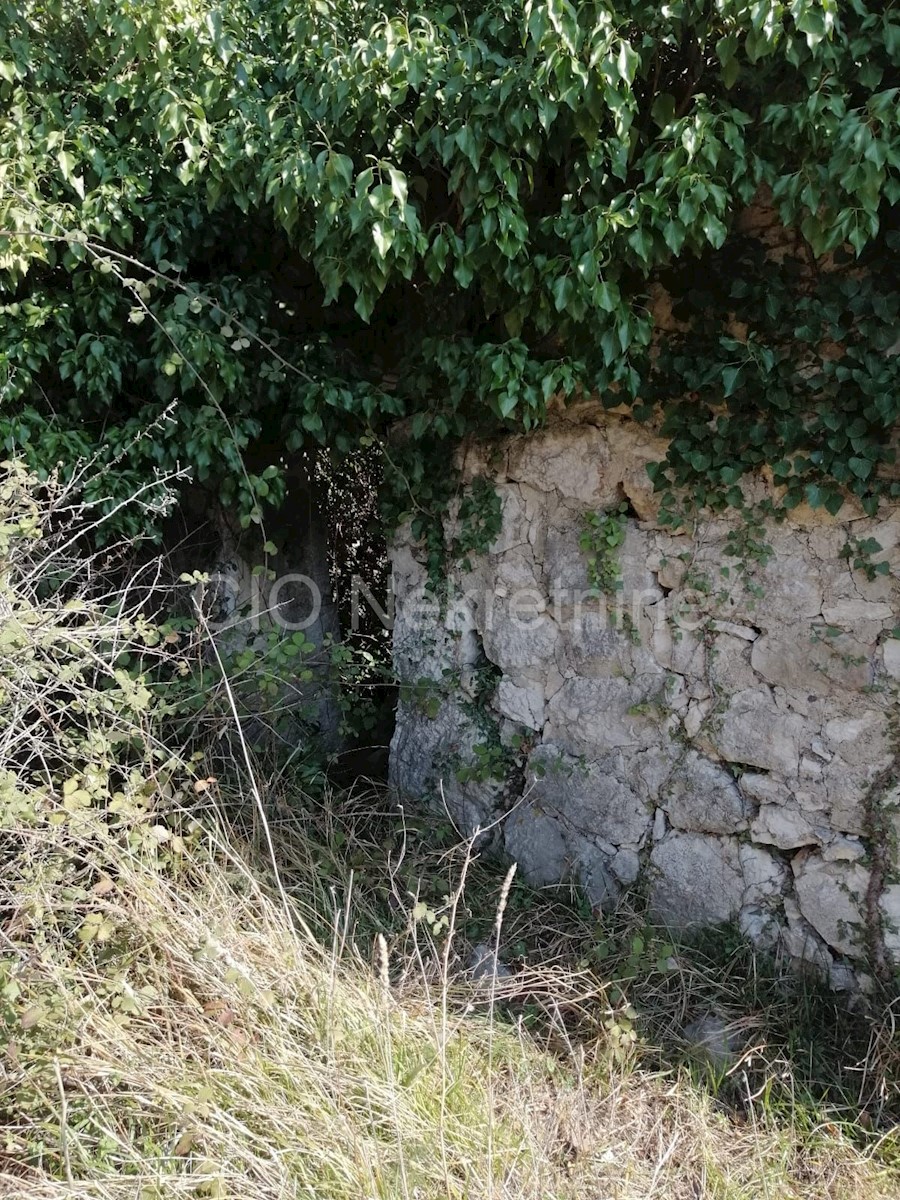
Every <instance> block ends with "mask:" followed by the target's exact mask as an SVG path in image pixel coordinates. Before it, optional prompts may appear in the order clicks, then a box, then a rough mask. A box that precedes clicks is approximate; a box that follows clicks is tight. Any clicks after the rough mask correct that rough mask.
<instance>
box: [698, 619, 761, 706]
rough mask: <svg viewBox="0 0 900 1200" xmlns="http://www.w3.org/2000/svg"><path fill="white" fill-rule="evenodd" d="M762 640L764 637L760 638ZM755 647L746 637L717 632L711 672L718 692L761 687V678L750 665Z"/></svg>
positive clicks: (711, 658)
mask: <svg viewBox="0 0 900 1200" xmlns="http://www.w3.org/2000/svg"><path fill="white" fill-rule="evenodd" d="M760 640H762V639H760ZM754 649H755V645H751V644H750V643H749V642H747V640H746V639H745V638H742V637H732V636H731V635H730V634H727V633H720V634H717V636H716V638H715V639H714V641H713V647H712V652H711V653H710V665H709V674H710V678H711V679H712V682H713V686H714V687H715V688H716V691H718V692H725V693H726V694H727V693H731V692H740V691H747V690H750V689H752V688H755V687H759V678H758V677H757V675H756V673H755V672H754V670H753V668H752V667H751V665H750V655H751V653H752V651H753V650H754Z"/></svg>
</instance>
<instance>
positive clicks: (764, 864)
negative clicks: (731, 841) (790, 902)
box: [738, 842, 788, 907]
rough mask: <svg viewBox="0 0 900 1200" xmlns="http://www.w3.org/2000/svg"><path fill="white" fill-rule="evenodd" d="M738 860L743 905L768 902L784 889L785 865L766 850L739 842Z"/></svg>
mask: <svg viewBox="0 0 900 1200" xmlns="http://www.w3.org/2000/svg"><path fill="white" fill-rule="evenodd" d="M738 860H739V861H740V864H741V871H742V873H743V876H744V896H743V901H744V904H745V905H749V906H751V907H759V906H763V905H767V904H770V903H771V901H772V900H773V898H774V897H776V896H780V895H781V894H782V892H783V891H784V890H785V887H786V885H787V882H788V870H787V866H786V865H785V864H784V863H783V862H782V861H781V859H779V858H776V857H775V855H774V854H770V853H769V851H768V850H763V849H762V847H761V846H753V845H750V844H749V843H747V842H741V843H740V845H739V848H738Z"/></svg>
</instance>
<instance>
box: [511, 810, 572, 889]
mask: <svg viewBox="0 0 900 1200" xmlns="http://www.w3.org/2000/svg"><path fill="white" fill-rule="evenodd" d="M503 840H504V846H505V849H506V853H507V854H508V855H509V857H510V858H511V859H512V860H513V862H516V863H518V864H519V871H520V873H521V875H522V877H523V878H524V879H525V881H526V882H527V883H530V884H531V886H532V887H546V886H547V885H548V884H551V883H559V881H560V880H563V879H566V878H568V876H569V872H570V869H571V866H572V856H571V854H570V852H569V847H568V843H567V841H566V837H565V832H564V830H563V826H562V823H561V822H560V821H559V820H557V819H556V818H555V817H553V816H551V815H548V814H547V813H545V812H544V811H543V809H542V808H541V806H540V805H539V804H538V803H536V802H531V801H529V800H526V801H524V802H523V803H521V804H520V805H519V806H518V808H516V809H515V810H514V812H513V813H512V815H511V816H510V818H509V819H508V820H507V822H506V824H505V826H504V829H503Z"/></svg>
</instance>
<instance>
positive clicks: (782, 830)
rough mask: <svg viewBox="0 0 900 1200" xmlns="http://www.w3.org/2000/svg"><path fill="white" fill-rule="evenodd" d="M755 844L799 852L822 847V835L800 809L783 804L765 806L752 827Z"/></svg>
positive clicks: (760, 810) (762, 806)
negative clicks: (804, 849) (801, 849)
mask: <svg viewBox="0 0 900 1200" xmlns="http://www.w3.org/2000/svg"><path fill="white" fill-rule="evenodd" d="M750 836H751V837H752V838H753V840H754V842H762V843H763V845H767V846H777V847H778V848H779V849H780V850H797V849H799V848H800V847H801V846H820V845H821V844H822V838H821V835H820V834H819V833H818V832H817V831H816V827H815V826H814V824H813V823H812V821H810V820H809V818H808V816H807V815H806V814H805V813H804V812H802V811H801V810H800V809H799V808H796V807H793V806H783V805H781V804H763V805H761V806H760V809H759V812H758V813H757V815H756V819H755V820H754V822H753V824H752V825H751V826H750Z"/></svg>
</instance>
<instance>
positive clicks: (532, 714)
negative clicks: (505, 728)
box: [495, 679, 544, 729]
mask: <svg viewBox="0 0 900 1200" xmlns="http://www.w3.org/2000/svg"><path fill="white" fill-rule="evenodd" d="M495 706H496V708H497V710H498V711H499V712H500V713H502V714H503V716H504V717H507V718H508V719H509V720H510V721H515V722H517V724H519V725H524V726H526V728H528V729H540V728H541V727H542V726H543V724H544V688H543V685H542V684H540V683H532V682H530V681H526V682H525V683H523V684H522V686H517V685H516V684H514V683H512V682H511V681H510V680H508V679H503V680H501V682H500V684H499V685H498V687H497V698H496V702H495Z"/></svg>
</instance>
